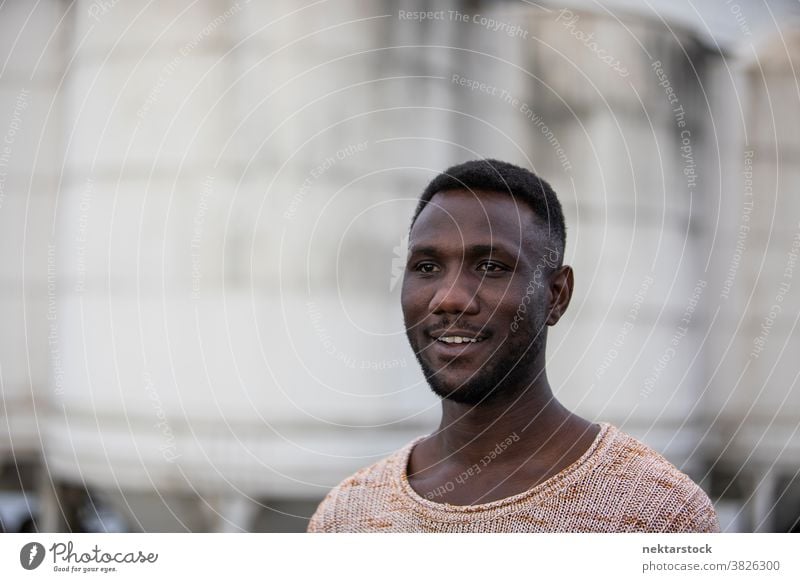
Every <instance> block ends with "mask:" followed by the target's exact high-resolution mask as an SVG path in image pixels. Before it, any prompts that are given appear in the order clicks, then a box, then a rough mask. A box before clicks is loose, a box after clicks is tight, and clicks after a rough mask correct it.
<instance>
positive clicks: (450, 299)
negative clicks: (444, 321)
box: [428, 274, 480, 315]
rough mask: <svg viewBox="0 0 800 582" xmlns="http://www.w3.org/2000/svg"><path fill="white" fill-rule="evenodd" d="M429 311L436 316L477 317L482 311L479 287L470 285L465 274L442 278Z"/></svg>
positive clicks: (432, 298)
mask: <svg viewBox="0 0 800 582" xmlns="http://www.w3.org/2000/svg"><path fill="white" fill-rule="evenodd" d="M428 309H429V311H430V312H431V313H435V314H442V313H451V314H460V313H466V314H469V315H475V314H476V313H478V311H480V306H479V304H478V290H477V287H476V286H475V285H470V284H469V282H468V281H467V277H466V276H464V275H463V274H456V275H455V276H453V277H446V278H442V279H441V281H440V284H439V286H438V287H437V288H436V291H435V292H434V294H433V297H431V301H430V304H429V305H428Z"/></svg>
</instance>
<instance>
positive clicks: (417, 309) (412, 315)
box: [400, 279, 425, 321]
mask: <svg viewBox="0 0 800 582" xmlns="http://www.w3.org/2000/svg"><path fill="white" fill-rule="evenodd" d="M423 294H424V290H423V289H421V288H420V286H419V285H416V284H413V283H409V282H408V279H406V280H405V281H404V282H403V286H402V288H401V290H400V307H401V308H402V310H403V317H404V318H405V319H406V321H416V320H418V319H420V318H421V317H424V308H425V302H424V298H423Z"/></svg>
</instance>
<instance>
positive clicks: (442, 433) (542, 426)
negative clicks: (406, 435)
mask: <svg viewBox="0 0 800 582" xmlns="http://www.w3.org/2000/svg"><path fill="white" fill-rule="evenodd" d="M509 392H510V393H512V395H511V396H510V397H509V398H506V399H503V398H497V399H495V400H492V401H491V402H488V403H486V404H478V405H470V404H461V403H458V402H454V401H452V400H443V401H442V420H441V424H440V425H439V429H438V430H437V431H436V432H435V433H434V434H433V435H432V437H433V439H434V441H435V442H436V444H437V449H438V450H439V454H440V455H441V458H442V459H450V460H452V461H454V462H457V463H463V464H466V465H471V464H473V463H475V462H477V461H478V460H479V459H482V458H483V457H484V456H485V455H486V454H487V452H488V451H492V450H495V449H496V448H497V446H498V445H499V444H500V443H503V442H506V443H507V442H509V441H508V440H507V439H509V438H510V439H511V442H514V443H517V442H519V443H523V446H509V447H508V448H504V449H503V450H505V451H507V452H505V453H503V457H504V459H503V460H504V461H507V462H509V463H514V462H516V461H515V459H518V458H519V457H521V456H525V457H527V456H530V455H531V454H533V455H538V454H541V455H542V456H547V455H548V454H549V452H550V451H551V450H552V449H553V448H556V447H559V446H561V445H560V444H559V441H561V440H562V439H561V437H562V436H563V435H565V434H567V433H569V432H571V431H573V430H575V428H576V423H580V422H581V421H582V422H586V421H583V419H580V417H577V416H576V415H574V414H572V413H571V412H570V411H569V410H567V409H566V408H565V407H564V406H563V405H562V404H561V403H560V402H558V401H557V400H556V399H555V397H554V396H553V392H552V390H551V388H550V384H549V383H548V381H547V377H546V375H545V374H544V373H542V374H540V375H539V378H538V379H537V381H536V382H534V383H532V384H531V385H529V386H528V387H527V388H525V389H524V390H521V391H514V390H510V391H509ZM557 436H558V437H559V438H556V437H557ZM562 444H563V441H562Z"/></svg>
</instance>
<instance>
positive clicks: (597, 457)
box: [308, 423, 719, 533]
mask: <svg viewBox="0 0 800 582" xmlns="http://www.w3.org/2000/svg"><path fill="white" fill-rule="evenodd" d="M422 438H424V437H419V438H418V439H415V440H414V441H413V442H411V443H409V444H407V445H406V446H405V447H403V448H402V449H400V450H399V451H397V452H395V453H394V454H392V455H391V456H389V457H387V458H385V459H383V460H382V461H379V462H378V463H375V464H374V465H371V466H369V467H367V468H365V469H362V470H360V471H358V472H357V473H355V474H354V475H352V476H351V477H349V478H347V479H345V480H344V481H343V482H342V483H340V484H339V485H338V486H337V487H336V488H334V489H333V490H332V491H331V492H330V493H329V494H328V496H327V497H326V498H325V499H324V500H323V502H322V503H321V504H320V506H319V508H318V509H317V511H316V513H315V514H314V516H313V517H312V518H311V522H310V524H309V526H308V531H309V532H442V533H462V532H717V531H719V523H718V521H717V515H716V513H715V512H714V508H713V506H712V505H711V502H710V501H709V499H708V497H707V496H706V494H705V493H704V492H703V491H702V489H700V487H698V486H697V485H696V484H695V483H694V482H693V481H692V480H691V479H690V478H689V477H687V476H686V475H684V474H683V473H681V472H680V471H679V470H678V469H676V468H675V467H674V466H673V465H671V464H670V463H669V462H668V461H667V460H666V459H664V458H663V457H662V456H661V455H659V454H658V453H656V452H655V451H653V450H652V449H650V448H649V447H647V446H645V445H643V444H642V443H640V442H639V441H637V440H636V439H634V438H633V437H631V436H629V435H627V434H625V433H624V432H622V431H621V430H619V429H618V428H616V427H614V426H611V425H610V424H606V423H603V424H601V429H600V432H599V434H598V435H597V437H596V438H595V440H594V442H593V443H592V446H591V447H589V450H587V451H586V452H585V453H584V454H583V455H582V456H581V458H580V459H578V460H577V461H575V462H574V463H573V464H572V465H570V466H569V467H567V468H566V469H564V470H563V471H561V472H560V473H558V474H557V475H554V476H553V477H551V478H550V479H547V480H546V481H544V482H543V483H540V484H539V485H537V486H535V487H533V488H532V489H529V490H528V491H525V492H523V493H519V494H517V495H514V496H512V497H507V498H505V499H498V500H497V501H492V502H490V503H485V504H480V505H467V506H460V505H449V504H446V503H437V502H435V501H431V500H429V499H425V498H423V497H422V496H420V495H419V494H418V493H416V492H415V491H414V490H413V489H412V488H411V486H410V485H409V483H408V478H407V476H406V467H407V465H408V458H409V455H410V453H411V449H412V448H413V447H414V445H415V444H416V443H417V442H419V441H420V440H422Z"/></svg>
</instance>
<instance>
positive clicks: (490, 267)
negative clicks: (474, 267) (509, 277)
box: [478, 261, 508, 273]
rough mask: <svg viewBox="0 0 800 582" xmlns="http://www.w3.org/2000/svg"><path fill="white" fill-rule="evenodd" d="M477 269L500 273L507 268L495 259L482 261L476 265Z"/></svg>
mask: <svg viewBox="0 0 800 582" xmlns="http://www.w3.org/2000/svg"><path fill="white" fill-rule="evenodd" d="M478 270H479V271H484V272H486V273H500V272H502V271H506V270H508V269H507V268H506V266H505V265H503V264H502V263H498V262H495V261H484V262H482V263H481V264H480V265H478Z"/></svg>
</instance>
